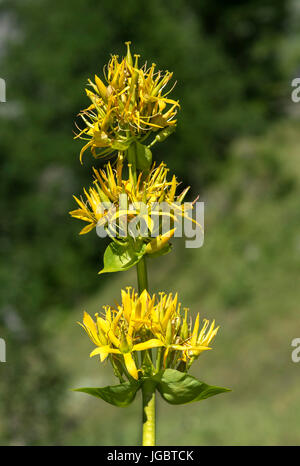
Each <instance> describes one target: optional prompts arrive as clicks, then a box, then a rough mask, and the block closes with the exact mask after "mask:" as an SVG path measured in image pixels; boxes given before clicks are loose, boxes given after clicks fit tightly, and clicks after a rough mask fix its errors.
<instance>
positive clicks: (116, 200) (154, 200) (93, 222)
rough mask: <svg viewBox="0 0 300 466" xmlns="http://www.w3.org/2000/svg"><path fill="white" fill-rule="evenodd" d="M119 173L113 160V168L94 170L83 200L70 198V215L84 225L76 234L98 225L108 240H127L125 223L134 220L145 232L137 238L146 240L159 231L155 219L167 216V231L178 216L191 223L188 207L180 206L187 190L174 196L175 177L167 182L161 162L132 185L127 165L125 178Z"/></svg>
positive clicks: (119, 166) (120, 168)
mask: <svg viewBox="0 0 300 466" xmlns="http://www.w3.org/2000/svg"><path fill="white" fill-rule="evenodd" d="M123 171H124V170H123V160H122V159H121V158H118V159H117V162H116V168H115V169H112V167H111V164H110V163H108V164H107V165H106V166H105V168H104V169H102V170H96V169H94V178H95V179H94V184H93V186H92V187H90V188H89V190H88V191H87V190H86V189H84V195H85V198H86V199H85V200H84V199H83V198H81V199H78V198H77V197H76V196H74V198H75V200H76V202H77V204H78V206H79V209H76V210H73V211H71V212H70V215H71V216H72V217H74V218H78V219H80V220H83V221H85V222H87V223H88V225H87V226H85V227H84V228H83V229H82V230H81V232H80V234H85V233H88V232H89V231H91V230H92V229H93V228H94V227H96V226H97V225H98V226H101V227H103V226H104V227H105V228H107V233H108V234H110V235H111V236H112V237H127V234H128V233H129V234H130V232H128V229H127V228H126V227H127V226H128V222H130V220H132V219H135V218H136V219H137V218H138V219H139V221H140V222H143V225H142V226H145V227H146V230H147V231H145V229H144V233H146V234H144V235H141V236H149V237H150V236H151V235H152V236H157V235H158V234H159V233H162V232H161V231H159V229H160V230H161V229H162V224H161V222H160V223H159V221H155V220H159V219H162V218H164V219H166V217H168V218H169V219H170V221H169V225H170V228H169V232H170V231H171V230H173V227H174V224H175V223H176V221H177V220H178V219H179V218H180V217H181V218H182V217H185V218H187V219H189V220H191V221H193V220H192V219H190V218H189V216H188V212H189V211H190V210H191V209H192V207H193V206H192V204H191V203H185V204H183V201H184V198H185V196H186V193H187V192H188V190H189V188H186V189H184V190H183V191H182V192H181V193H180V194H176V191H177V188H178V185H179V182H178V181H177V179H176V177H175V175H174V176H173V177H172V179H171V181H168V176H167V175H168V169H167V168H166V166H165V164H164V163H161V164H160V165H159V166H158V167H155V164H153V166H152V169H151V170H150V172H149V173H148V175H146V177H145V176H144V174H143V172H141V173H140V174H139V176H138V179H137V182H136V183H135V181H134V179H133V175H132V170H131V166H130V165H129V170H128V175H127V176H125V175H124V174H123ZM165 223H166V222H165ZM124 232H125V233H124ZM163 233H164V234H165V233H168V231H163Z"/></svg>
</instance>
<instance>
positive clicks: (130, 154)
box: [127, 143, 137, 184]
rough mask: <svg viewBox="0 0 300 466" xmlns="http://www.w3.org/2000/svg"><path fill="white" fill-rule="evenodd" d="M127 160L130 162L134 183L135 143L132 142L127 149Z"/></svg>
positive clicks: (135, 178) (135, 177)
mask: <svg viewBox="0 0 300 466" xmlns="http://www.w3.org/2000/svg"><path fill="white" fill-rule="evenodd" d="M127 161H128V163H129V164H131V170H132V175H133V180H134V183H135V184H136V180H137V176H136V152H135V144H134V143H132V144H131V145H130V146H129V147H128V149H127Z"/></svg>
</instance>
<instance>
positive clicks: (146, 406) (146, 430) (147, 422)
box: [127, 144, 155, 446]
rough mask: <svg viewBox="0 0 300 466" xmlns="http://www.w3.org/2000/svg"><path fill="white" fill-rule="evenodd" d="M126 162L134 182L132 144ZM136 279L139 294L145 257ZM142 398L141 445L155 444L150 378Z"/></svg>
mask: <svg viewBox="0 0 300 466" xmlns="http://www.w3.org/2000/svg"><path fill="white" fill-rule="evenodd" d="M127 157H128V163H131V167H132V174H133V178H134V181H135V183H136V179H137V176H136V153H135V147H134V145H133V144H131V146H130V147H129V148H128V152H127ZM136 269H137V280H138V290H139V294H141V293H142V292H143V291H144V290H148V276H147V266H146V259H145V257H142V258H141V260H140V261H139V262H138V263H137V266H136ZM142 399H143V439H142V444H143V446H154V445H155V384H154V383H153V381H152V380H149V379H145V381H144V382H143V385H142Z"/></svg>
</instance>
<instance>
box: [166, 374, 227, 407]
mask: <svg viewBox="0 0 300 466" xmlns="http://www.w3.org/2000/svg"><path fill="white" fill-rule="evenodd" d="M157 388H158V391H159V393H160V394H161V396H162V397H163V398H164V399H165V400H166V401H167V402H168V403H170V404H173V405H179V404H184V403H191V402H193V401H201V400H205V399H206V398H209V397H211V396H214V395H218V394H219V393H224V392H230V391H231V390H230V389H228V388H223V387H215V386H213V385H207V384H206V383H204V382H200V380H197V379H196V378H195V377H193V376H191V375H188V374H186V373H185V372H180V371H176V370H174V369H166V370H165V371H164V372H163V373H162V375H161V379H160V382H159V383H158V385H157Z"/></svg>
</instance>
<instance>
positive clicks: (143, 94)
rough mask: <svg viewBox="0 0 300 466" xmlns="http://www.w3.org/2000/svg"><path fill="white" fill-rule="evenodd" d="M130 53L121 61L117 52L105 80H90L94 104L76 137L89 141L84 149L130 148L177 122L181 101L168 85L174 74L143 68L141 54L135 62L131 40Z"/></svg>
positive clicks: (98, 154)
mask: <svg viewBox="0 0 300 466" xmlns="http://www.w3.org/2000/svg"><path fill="white" fill-rule="evenodd" d="M126 44H127V56H126V57H124V58H123V59H122V60H121V61H119V58H118V56H117V55H113V56H112V58H111V60H110V62H109V63H108V65H107V67H106V73H105V81H106V83H105V82H103V81H102V80H101V79H100V78H99V77H98V76H97V75H96V76H95V82H92V81H91V80H89V81H88V82H89V86H90V87H91V89H92V90H90V89H86V93H87V96H88V97H89V99H90V100H91V102H92V103H91V105H90V106H89V107H87V108H86V109H85V110H82V111H81V112H80V113H79V115H80V117H81V119H82V120H83V122H84V124H85V128H83V129H82V130H80V132H79V133H78V134H77V135H76V138H81V139H85V140H87V141H88V142H87V143H86V144H85V146H84V147H83V148H82V150H81V152H80V160H82V156H83V153H84V152H85V151H86V150H87V149H88V148H90V150H91V152H92V154H93V156H94V157H96V158H97V157H101V156H106V155H109V154H111V153H112V152H114V151H119V150H120V151H124V150H126V149H127V148H128V147H129V145H130V144H131V142H133V140H137V139H138V140H141V141H143V140H145V138H146V137H148V135H149V134H150V133H151V132H152V131H157V130H159V129H162V128H172V127H174V126H175V125H176V120H175V115H176V113H177V110H178V107H179V103H178V102H177V101H174V100H172V99H169V98H168V97H167V95H168V94H169V93H170V92H171V90H172V88H171V89H170V90H169V91H165V88H166V86H167V84H168V83H169V81H170V80H171V78H172V76H173V73H170V72H169V71H166V72H164V73H163V72H161V71H158V72H155V67H156V65H155V64H154V63H153V64H152V65H151V66H150V67H149V68H147V65H146V63H145V64H144V65H143V66H142V67H139V64H138V59H139V55H135V60H134V63H133V60H132V56H131V52H130V42H127V43H126Z"/></svg>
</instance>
